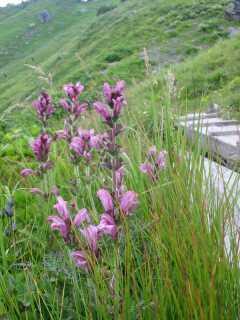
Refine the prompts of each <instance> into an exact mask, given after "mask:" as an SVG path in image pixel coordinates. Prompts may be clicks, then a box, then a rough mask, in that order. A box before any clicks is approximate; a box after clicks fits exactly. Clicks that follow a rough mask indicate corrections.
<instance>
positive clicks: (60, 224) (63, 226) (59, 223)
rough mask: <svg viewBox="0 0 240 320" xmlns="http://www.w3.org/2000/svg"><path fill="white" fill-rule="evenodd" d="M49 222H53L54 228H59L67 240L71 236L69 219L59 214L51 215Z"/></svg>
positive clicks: (52, 226)
mask: <svg viewBox="0 0 240 320" xmlns="http://www.w3.org/2000/svg"><path fill="white" fill-rule="evenodd" d="M48 222H50V223H51V229H52V230H58V231H59V232H60V234H61V235H62V237H63V238H64V239H65V240H66V241H67V240H68V238H69V232H70V227H69V224H68V223H67V221H64V220H63V219H62V218H60V217H58V216H49V217H48Z"/></svg>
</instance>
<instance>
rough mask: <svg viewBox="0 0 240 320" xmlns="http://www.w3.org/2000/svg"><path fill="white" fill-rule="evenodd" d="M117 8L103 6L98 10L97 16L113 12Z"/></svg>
mask: <svg viewBox="0 0 240 320" xmlns="http://www.w3.org/2000/svg"><path fill="white" fill-rule="evenodd" d="M116 8H117V7H116V6H106V5H104V6H102V7H100V8H99V9H98V11H97V16H100V15H102V14H105V13H107V12H109V11H112V10H113V9H116Z"/></svg>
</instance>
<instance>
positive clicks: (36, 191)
mask: <svg viewBox="0 0 240 320" xmlns="http://www.w3.org/2000/svg"><path fill="white" fill-rule="evenodd" d="M30 192H31V193H34V194H39V195H41V196H44V192H43V191H42V190H41V189H39V188H32V189H31V190H30Z"/></svg>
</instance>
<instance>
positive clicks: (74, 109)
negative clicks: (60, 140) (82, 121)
mask: <svg viewBox="0 0 240 320" xmlns="http://www.w3.org/2000/svg"><path fill="white" fill-rule="evenodd" d="M60 105H61V106H62V107H63V108H64V109H65V110H66V111H67V112H69V113H71V114H73V115H75V118H78V117H79V116H80V115H81V114H82V113H83V112H85V111H86V110H87V104H86V103H79V102H77V101H76V100H73V101H70V102H68V101H67V100H65V99H61V100H60Z"/></svg>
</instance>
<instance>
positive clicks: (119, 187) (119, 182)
mask: <svg viewBox="0 0 240 320" xmlns="http://www.w3.org/2000/svg"><path fill="white" fill-rule="evenodd" d="M123 177H124V169H123V167H121V168H119V169H118V170H116V172H115V178H116V191H117V197H118V198H120V197H121V196H122V194H123V191H124V187H123Z"/></svg>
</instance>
